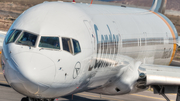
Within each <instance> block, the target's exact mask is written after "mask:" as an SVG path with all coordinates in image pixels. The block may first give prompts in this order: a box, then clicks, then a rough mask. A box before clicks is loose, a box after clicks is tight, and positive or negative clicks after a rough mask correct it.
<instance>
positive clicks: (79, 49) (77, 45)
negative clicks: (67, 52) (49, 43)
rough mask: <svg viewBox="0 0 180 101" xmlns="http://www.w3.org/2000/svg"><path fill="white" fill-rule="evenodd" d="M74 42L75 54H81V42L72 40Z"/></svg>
mask: <svg viewBox="0 0 180 101" xmlns="http://www.w3.org/2000/svg"><path fill="white" fill-rule="evenodd" d="M72 41H73V46H74V54H77V53H80V52H81V47H80V45H79V42H78V41H77V40H74V39H72Z"/></svg>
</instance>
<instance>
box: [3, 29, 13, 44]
mask: <svg viewBox="0 0 180 101" xmlns="http://www.w3.org/2000/svg"><path fill="white" fill-rule="evenodd" d="M14 31H15V30H14V29H13V30H11V31H10V32H9V33H8V34H7V37H6V40H5V41H6V43H7V42H8V40H9V39H10V36H11V35H12V34H13V32H14Z"/></svg>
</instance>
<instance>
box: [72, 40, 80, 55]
mask: <svg viewBox="0 0 180 101" xmlns="http://www.w3.org/2000/svg"><path fill="white" fill-rule="evenodd" d="M73 40H75V41H78V40H76V39H74V38H71V42H72V48H73V54H74V55H77V54H79V53H81V52H82V49H81V45H80V42H79V41H78V43H79V48H80V50H81V51H80V52H78V53H76V54H75V52H74V44H73Z"/></svg>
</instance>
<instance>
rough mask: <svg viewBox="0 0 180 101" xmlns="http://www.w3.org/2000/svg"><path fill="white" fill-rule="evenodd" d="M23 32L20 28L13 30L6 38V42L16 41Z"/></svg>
mask: <svg viewBox="0 0 180 101" xmlns="http://www.w3.org/2000/svg"><path fill="white" fill-rule="evenodd" d="M21 32H22V31H20V30H11V31H10V33H9V34H8V36H7V38H6V43H12V42H14V41H15V40H16V39H17V37H18V36H19V34H21Z"/></svg>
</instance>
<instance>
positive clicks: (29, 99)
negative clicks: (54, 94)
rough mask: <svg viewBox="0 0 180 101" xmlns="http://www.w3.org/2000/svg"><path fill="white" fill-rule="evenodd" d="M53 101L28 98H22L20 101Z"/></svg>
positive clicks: (51, 100)
mask: <svg viewBox="0 0 180 101" xmlns="http://www.w3.org/2000/svg"><path fill="white" fill-rule="evenodd" d="M54 100H55V99H35V98H29V97H24V98H22V99H21V101H54Z"/></svg>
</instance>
